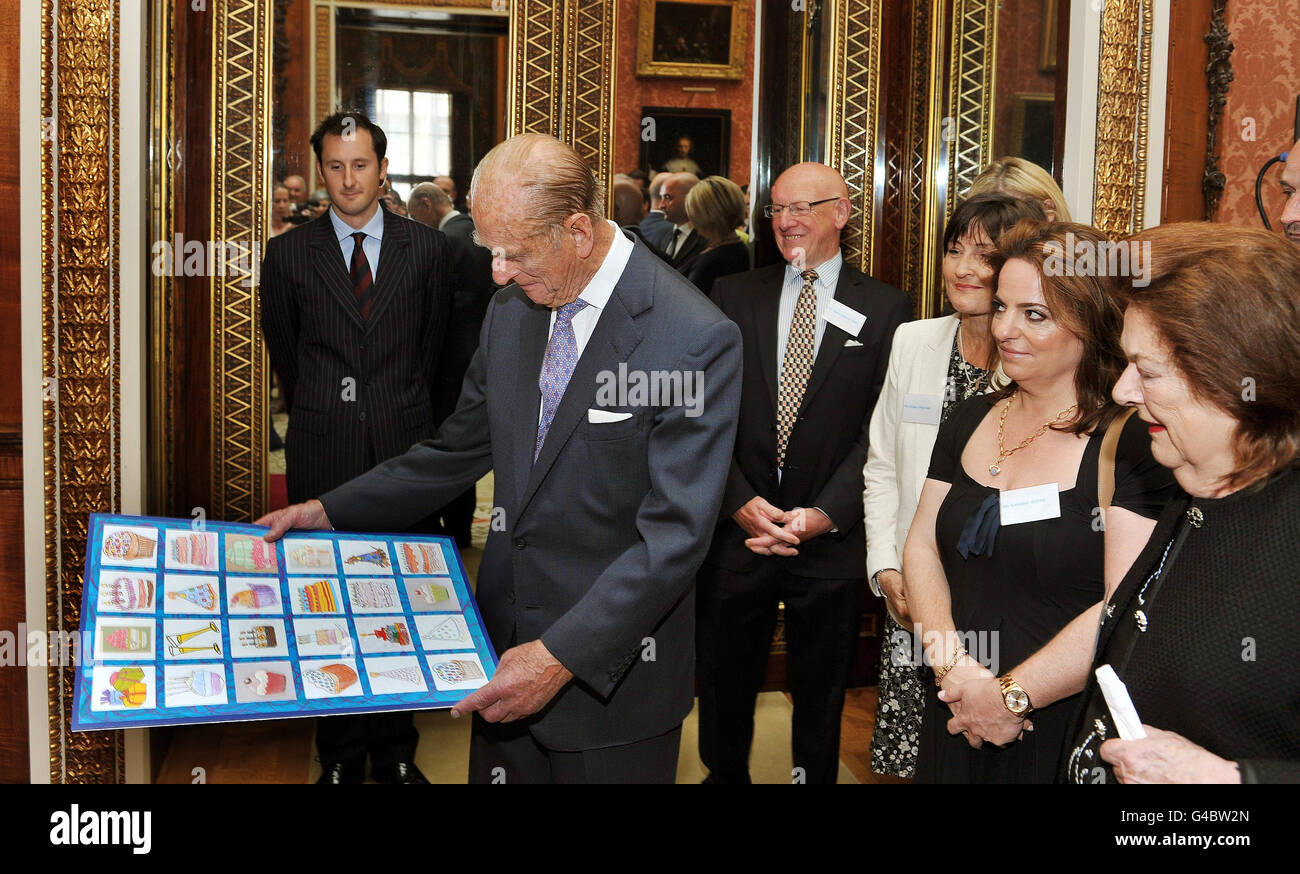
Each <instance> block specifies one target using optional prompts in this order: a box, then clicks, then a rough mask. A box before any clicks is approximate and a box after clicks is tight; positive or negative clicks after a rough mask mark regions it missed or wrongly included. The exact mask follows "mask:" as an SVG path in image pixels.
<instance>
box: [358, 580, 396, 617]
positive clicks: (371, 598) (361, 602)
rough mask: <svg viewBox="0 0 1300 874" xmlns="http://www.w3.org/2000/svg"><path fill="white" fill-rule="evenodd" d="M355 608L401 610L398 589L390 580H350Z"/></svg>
mask: <svg viewBox="0 0 1300 874" xmlns="http://www.w3.org/2000/svg"><path fill="white" fill-rule="evenodd" d="M348 594H349V595H350V596H351V597H352V607H353V609H360V610H400V609H402V608H401V605H399V604H398V603H397V590H396V589H395V588H393V584H392V583H391V582H389V581H388V580H348Z"/></svg>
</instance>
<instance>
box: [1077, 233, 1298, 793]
mask: <svg viewBox="0 0 1300 874" xmlns="http://www.w3.org/2000/svg"><path fill="white" fill-rule="evenodd" d="M1137 241H1138V243H1139V244H1140V245H1143V246H1146V245H1149V247H1150V248H1149V250H1148V251H1150V252H1151V253H1152V258H1151V259H1150V263H1149V266H1150V276H1149V279H1150V285H1149V286H1145V287H1135V288H1133V289H1132V291H1131V292H1129V293H1128V295H1127V297H1128V307H1127V310H1126V311H1125V314H1124V351H1125V352H1126V353H1127V354H1128V357H1129V360H1130V361H1131V362H1132V363H1130V364H1129V366H1128V369H1127V370H1125V371H1124V375H1123V377H1122V378H1121V379H1120V381H1119V384H1118V385H1116V386H1115V399H1116V400H1118V401H1121V402H1122V403H1126V404H1132V405H1133V406H1135V407H1136V408H1137V412H1138V416H1140V417H1141V419H1142V420H1143V422H1144V424H1149V426H1150V427H1149V432H1150V439H1151V451H1152V454H1153V455H1154V456H1155V458H1156V460H1158V461H1159V462H1160V463H1161V464H1163V465H1165V466H1167V467H1169V468H1171V469H1172V470H1173V474H1174V477H1175V478H1176V479H1177V480H1178V484H1179V485H1180V486H1181V487H1182V489H1183V491H1185V492H1186V493H1187V497H1182V498H1180V499H1178V500H1175V501H1171V502H1170V506H1169V507H1168V508H1167V510H1166V512H1165V514H1164V515H1163V516H1162V517H1161V519H1160V522H1159V524H1158V525H1157V527H1156V531H1155V534H1154V535H1153V536H1152V538H1151V542H1150V543H1149V544H1148V545H1147V549H1146V550H1145V551H1144V552H1143V554H1142V555H1141V557H1140V558H1139V559H1138V561H1137V562H1136V563H1135V564H1134V566H1133V571H1132V573H1130V574H1129V575H1128V576H1127V577H1126V578H1125V579H1124V581H1123V582H1122V583H1121V584H1120V587H1119V590H1118V591H1117V592H1116V593H1115V596H1114V598H1112V599H1111V603H1110V604H1109V605H1108V607H1107V610H1106V611H1105V614H1104V615H1103V616H1102V619H1101V637H1100V641H1099V645H1098V648H1097V654H1096V658H1095V660H1094V661H1093V662H1092V664H1090V665H1089V664H1087V662H1085V665H1086V669H1085V672H1082V674H1081V676H1079V680H1080V684H1082V682H1081V681H1082V680H1083V679H1084V678H1086V679H1087V681H1088V683H1087V688H1086V689H1085V690H1084V694H1083V698H1084V704H1083V707H1082V708H1081V710H1080V715H1079V719H1078V721H1077V722H1076V724H1075V726H1074V730H1073V732H1072V735H1071V741H1070V743H1069V745H1068V746H1067V751H1066V752H1067V754H1066V757H1065V761H1064V763H1063V764H1064V771H1065V778H1066V779H1067V780H1069V781H1072V782H1078V783H1111V782H1117V781H1118V782H1120V783H1207V782H1215V783H1237V782H1242V783H1254V782H1260V783H1264V782H1279V783H1300V672H1297V671H1296V668H1295V665H1296V652H1297V645H1298V644H1300V634H1298V633H1297V631H1296V629H1297V628H1300V587H1298V586H1297V584H1296V580H1297V576H1298V574H1300V572H1298V571H1297V568H1298V567H1300V472H1298V471H1297V469H1296V468H1297V466H1300V383H1298V382H1297V380H1296V373H1297V372H1298V371H1300V249H1297V247H1296V246H1294V245H1293V244H1291V243H1290V242H1288V241H1286V240H1285V239H1284V238H1280V237H1278V236H1277V235H1275V234H1270V233H1268V232H1266V231H1264V230H1260V229H1254V228H1234V227H1225V226H1222V225H1203V224H1199V223H1198V224H1176V225H1164V226H1162V227H1158V228H1152V229H1151V230H1148V231H1143V232H1142V233H1140V234H1139V235H1138V236H1137ZM1247 375H1248V376H1247ZM1091 653H1092V650H1091V649H1089V650H1087V651H1086V654H1087V655H1091ZM1102 665H1110V667H1111V668H1112V669H1113V670H1114V671H1115V672H1116V674H1117V675H1118V677H1119V679H1120V680H1121V681H1122V682H1123V683H1124V684H1125V685H1126V686H1127V689H1128V692H1129V695H1130V697H1131V699H1132V702H1133V706H1134V709H1135V710H1136V711H1137V715H1138V717H1139V718H1140V719H1141V720H1142V722H1143V723H1144V725H1143V729H1144V731H1145V734H1146V737H1145V738H1143V739H1140V740H1119V739H1117V737H1116V730H1115V720H1114V719H1113V717H1112V715H1111V713H1110V710H1109V708H1108V707H1107V706H1106V701H1105V699H1104V698H1103V696H1102V694H1101V692H1100V689H1099V688H1098V682H1097V678H1096V676H1095V675H1094V673H1093V670H1092V669H1095V668H1098V667H1101V666H1102Z"/></svg>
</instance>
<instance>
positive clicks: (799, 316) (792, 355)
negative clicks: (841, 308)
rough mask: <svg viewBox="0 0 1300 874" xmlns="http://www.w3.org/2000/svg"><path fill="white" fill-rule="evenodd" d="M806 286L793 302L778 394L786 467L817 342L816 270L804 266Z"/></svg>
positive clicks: (780, 463) (779, 454)
mask: <svg viewBox="0 0 1300 874" xmlns="http://www.w3.org/2000/svg"><path fill="white" fill-rule="evenodd" d="M799 275H800V276H802V277H803V288H801V289H799V300H798V302H796V303H795V305H794V318H793V319H791V320H790V336H789V337H788V338H786V341H785V360H784V361H783V363H782V365H781V387H780V389H779V390H778V392H777V396H776V466H777V467H780V468H784V467H785V447H786V444H787V443H788V442H789V441H790V432H791V431H793V430H794V423H795V420H796V419H797V418H798V415H799V405H800V404H801V403H803V393H804V389H806V388H807V387H808V375H809V374H810V373H812V366H813V346H814V345H816V342H817V292H816V290H815V289H814V288H813V283H814V282H816V281H817V271H816V270H805V271H803V272H802V273H800V274H799Z"/></svg>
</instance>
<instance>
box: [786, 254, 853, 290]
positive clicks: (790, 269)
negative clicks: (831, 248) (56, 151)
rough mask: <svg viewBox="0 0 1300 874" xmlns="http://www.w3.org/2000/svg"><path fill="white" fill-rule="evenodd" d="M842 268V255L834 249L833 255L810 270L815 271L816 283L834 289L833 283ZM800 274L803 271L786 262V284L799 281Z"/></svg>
mask: <svg viewBox="0 0 1300 874" xmlns="http://www.w3.org/2000/svg"><path fill="white" fill-rule="evenodd" d="M843 267H844V253H843V252H841V251H840V250H839V249H836V250H835V254H834V255H832V256H831V257H829V258H827V259H826V260H825V261H823V262H822V263H820V264H818V265H817V266H816V267H813V268H812V269H813V270H816V271H817V281H818V282H820V283H822V285H823V286H825V287H828V288H834V287H835V282H836V281H837V280H838V279H839V276H840V270H841V269H842V268H843ZM805 269H807V268H805ZM802 272H803V271H801V270H800V269H799V268H797V267H795V266H794V265H793V264H791V263H789V262H788V261H787V262H786V265H785V278H786V281H787V282H789V281H791V280H792V279H799V278H800V274H801V273H802Z"/></svg>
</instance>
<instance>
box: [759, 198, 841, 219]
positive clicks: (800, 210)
mask: <svg viewBox="0 0 1300 874" xmlns="http://www.w3.org/2000/svg"><path fill="white" fill-rule="evenodd" d="M832 200H839V198H838V197H826V198H823V199H821V200H814V201H813V202H812V203H809V202H808V201H806V200H801V201H799V202H798V203H769V204H768V205H767V206H765V207H763V215H764V216H766V217H767V218H775V217H777V216H779V215H780V214H781V213H783V212H785V211H786V210H787V209H788V210H790V215H792V216H794V217H795V218H802V217H803V216H806V215H807V214H808V213H810V212H812V208H813V207H814V206H817V205H818V204H822V203H830V202H831V201H832Z"/></svg>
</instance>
